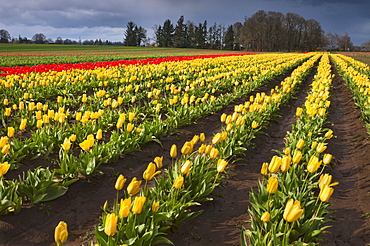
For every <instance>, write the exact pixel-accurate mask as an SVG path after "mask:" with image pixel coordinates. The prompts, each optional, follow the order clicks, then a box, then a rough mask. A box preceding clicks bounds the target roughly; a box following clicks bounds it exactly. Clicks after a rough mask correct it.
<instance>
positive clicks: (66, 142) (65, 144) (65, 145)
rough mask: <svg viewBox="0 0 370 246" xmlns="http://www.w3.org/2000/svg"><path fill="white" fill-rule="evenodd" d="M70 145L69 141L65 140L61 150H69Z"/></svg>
mask: <svg viewBox="0 0 370 246" xmlns="http://www.w3.org/2000/svg"><path fill="white" fill-rule="evenodd" d="M71 145H72V143H71V140H69V139H65V140H64V142H63V143H62V148H63V150H64V151H67V150H69V149H70V148H71Z"/></svg>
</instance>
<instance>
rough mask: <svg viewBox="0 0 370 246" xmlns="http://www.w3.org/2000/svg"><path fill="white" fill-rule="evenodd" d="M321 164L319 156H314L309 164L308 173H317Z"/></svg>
mask: <svg viewBox="0 0 370 246" xmlns="http://www.w3.org/2000/svg"><path fill="white" fill-rule="evenodd" d="M321 162H322V161H319V158H318V157H317V156H314V155H312V156H311V158H310V160H309V161H308V164H307V171H308V172H310V173H314V172H316V170H317V169H318V168H319V167H320V165H321Z"/></svg>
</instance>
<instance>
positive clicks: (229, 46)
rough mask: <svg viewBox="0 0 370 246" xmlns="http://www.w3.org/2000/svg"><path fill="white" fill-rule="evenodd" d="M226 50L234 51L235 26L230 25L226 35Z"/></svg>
mask: <svg viewBox="0 0 370 246" xmlns="http://www.w3.org/2000/svg"><path fill="white" fill-rule="evenodd" d="M224 43H225V47H224V49H225V50H233V49H234V30H233V26H232V25H230V26H229V27H228V28H227V30H226V33H225V41H224Z"/></svg>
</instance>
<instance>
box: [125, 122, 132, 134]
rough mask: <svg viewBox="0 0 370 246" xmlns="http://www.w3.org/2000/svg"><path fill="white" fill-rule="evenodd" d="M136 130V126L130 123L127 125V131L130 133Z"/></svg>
mask: <svg viewBox="0 0 370 246" xmlns="http://www.w3.org/2000/svg"><path fill="white" fill-rule="evenodd" d="M133 129H134V125H133V124H132V123H131V122H130V123H128V124H127V127H126V130H127V131H128V132H131V131H132V130H133Z"/></svg>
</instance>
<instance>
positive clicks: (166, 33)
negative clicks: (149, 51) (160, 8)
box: [162, 19, 175, 47]
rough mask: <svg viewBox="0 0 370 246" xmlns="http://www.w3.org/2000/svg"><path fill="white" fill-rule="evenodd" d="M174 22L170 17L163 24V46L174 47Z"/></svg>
mask: <svg viewBox="0 0 370 246" xmlns="http://www.w3.org/2000/svg"><path fill="white" fill-rule="evenodd" d="M174 31H175V29H174V27H173V24H172V23H171V21H170V20H169V19H167V20H166V21H165V22H164V24H163V29H162V32H163V33H162V38H163V40H162V41H163V47H173V34H174Z"/></svg>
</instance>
